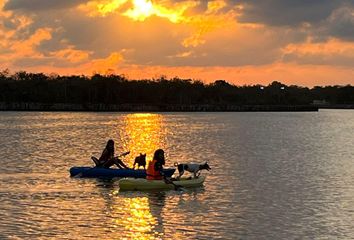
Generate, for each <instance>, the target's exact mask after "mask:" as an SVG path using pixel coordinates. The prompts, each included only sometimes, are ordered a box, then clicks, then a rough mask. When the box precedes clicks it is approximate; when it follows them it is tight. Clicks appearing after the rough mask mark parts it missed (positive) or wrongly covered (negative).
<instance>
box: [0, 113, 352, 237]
mask: <svg viewBox="0 0 354 240" xmlns="http://www.w3.org/2000/svg"><path fill="white" fill-rule="evenodd" d="M109 138H112V139H114V140H115V141H116V153H121V152H125V151H127V150H130V151H131V154H130V155H128V156H127V157H126V158H124V161H125V162H127V163H128V164H130V166H131V164H132V161H133V159H134V157H135V156H137V155H138V154H139V153H140V152H142V153H147V155H148V159H151V157H152V154H153V152H154V150H156V149H158V148H163V149H165V151H166V155H167V157H166V158H167V166H173V163H175V162H204V161H208V163H209V165H210V166H211V168H212V171H210V172H203V173H202V174H203V175H206V176H207V179H206V182H205V184H204V187H203V188H199V189H193V190H187V191H165V192H145V193H144V192H120V191H119V187H118V180H117V179H114V180H100V179H77V178H70V177H69V172H68V170H69V168H70V167H72V166H85V165H86V166H90V165H93V164H92V162H91V160H90V156H92V155H95V156H99V154H100V153H101V151H102V149H103V148H104V146H105V143H106V141H107V140H108V139H109ZM0 139H1V145H0V239H354V111H345V110H326V111H322V110H321V111H320V112H308V113H161V114H131V113H69V112H65V113H62V112H52V113H46V112H43V113H42V112H0Z"/></svg>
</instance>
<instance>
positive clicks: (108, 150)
mask: <svg viewBox="0 0 354 240" xmlns="http://www.w3.org/2000/svg"><path fill="white" fill-rule="evenodd" d="M91 159H92V160H93V161H94V162H95V164H96V167H102V168H110V167H111V166H113V165H116V166H117V167H118V168H119V169H129V167H128V166H127V165H125V164H124V163H123V161H122V160H120V159H119V158H118V157H114V141H113V140H112V139H109V140H108V142H107V145H106V147H105V149H104V150H103V152H102V155H101V157H100V158H99V159H97V158H95V157H91Z"/></svg>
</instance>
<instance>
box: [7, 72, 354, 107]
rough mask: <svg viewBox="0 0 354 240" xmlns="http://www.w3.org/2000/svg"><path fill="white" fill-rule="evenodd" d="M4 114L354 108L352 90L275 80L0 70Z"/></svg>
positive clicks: (347, 87) (350, 87)
mask: <svg viewBox="0 0 354 240" xmlns="http://www.w3.org/2000/svg"><path fill="white" fill-rule="evenodd" d="M0 89H1V90H0V110H33V111H37V110H46V111H56V110H58V111H66V110H67V111H316V110H317V109H318V107H320V108H321V107H323V108H331V107H333V108H354V86H351V85H346V86H325V87H321V86H316V87H313V88H307V87H301V86H295V85H290V86H287V85H285V84H282V83H280V82H277V81H274V82H272V83H271V84H269V85H268V86H262V85H258V84H257V85H245V86H236V85H233V84H230V83H228V82H226V81H225V80H217V81H215V82H213V83H210V84H205V83H203V82H202V81H198V80H192V79H180V78H177V77H175V78H172V79H167V78H165V77H161V78H158V79H147V80H128V79H127V78H125V77H124V76H122V75H113V74H112V75H100V74H95V75H93V76H91V77H88V76H83V75H73V76H59V75H46V74H43V73H28V72H24V71H20V72H16V73H14V74H9V71H8V70H4V71H1V72H0Z"/></svg>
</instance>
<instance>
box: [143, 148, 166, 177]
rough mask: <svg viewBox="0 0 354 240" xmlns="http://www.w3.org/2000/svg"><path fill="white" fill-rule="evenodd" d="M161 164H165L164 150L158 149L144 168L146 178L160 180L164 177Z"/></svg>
mask: <svg viewBox="0 0 354 240" xmlns="http://www.w3.org/2000/svg"><path fill="white" fill-rule="evenodd" d="M163 165H165V152H164V151H163V150H162V149H158V150H156V151H155V153H154V158H153V159H152V161H150V162H149V164H148V167H147V169H146V179H147V180H161V179H164V178H165V176H164V173H163V171H162V170H163V167H162V166H163Z"/></svg>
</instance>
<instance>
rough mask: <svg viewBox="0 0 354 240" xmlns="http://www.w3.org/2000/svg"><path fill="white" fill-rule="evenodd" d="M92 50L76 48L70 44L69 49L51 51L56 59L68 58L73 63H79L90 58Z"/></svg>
mask: <svg viewBox="0 0 354 240" xmlns="http://www.w3.org/2000/svg"><path fill="white" fill-rule="evenodd" d="M90 54H92V52H87V51H82V50H76V49H74V46H69V48H67V49H61V50H59V51H54V52H51V53H50V55H51V56H52V57H55V58H56V59H62V60H67V61H69V62H71V63H79V62H82V61H84V60H88V59H89V56H90Z"/></svg>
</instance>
